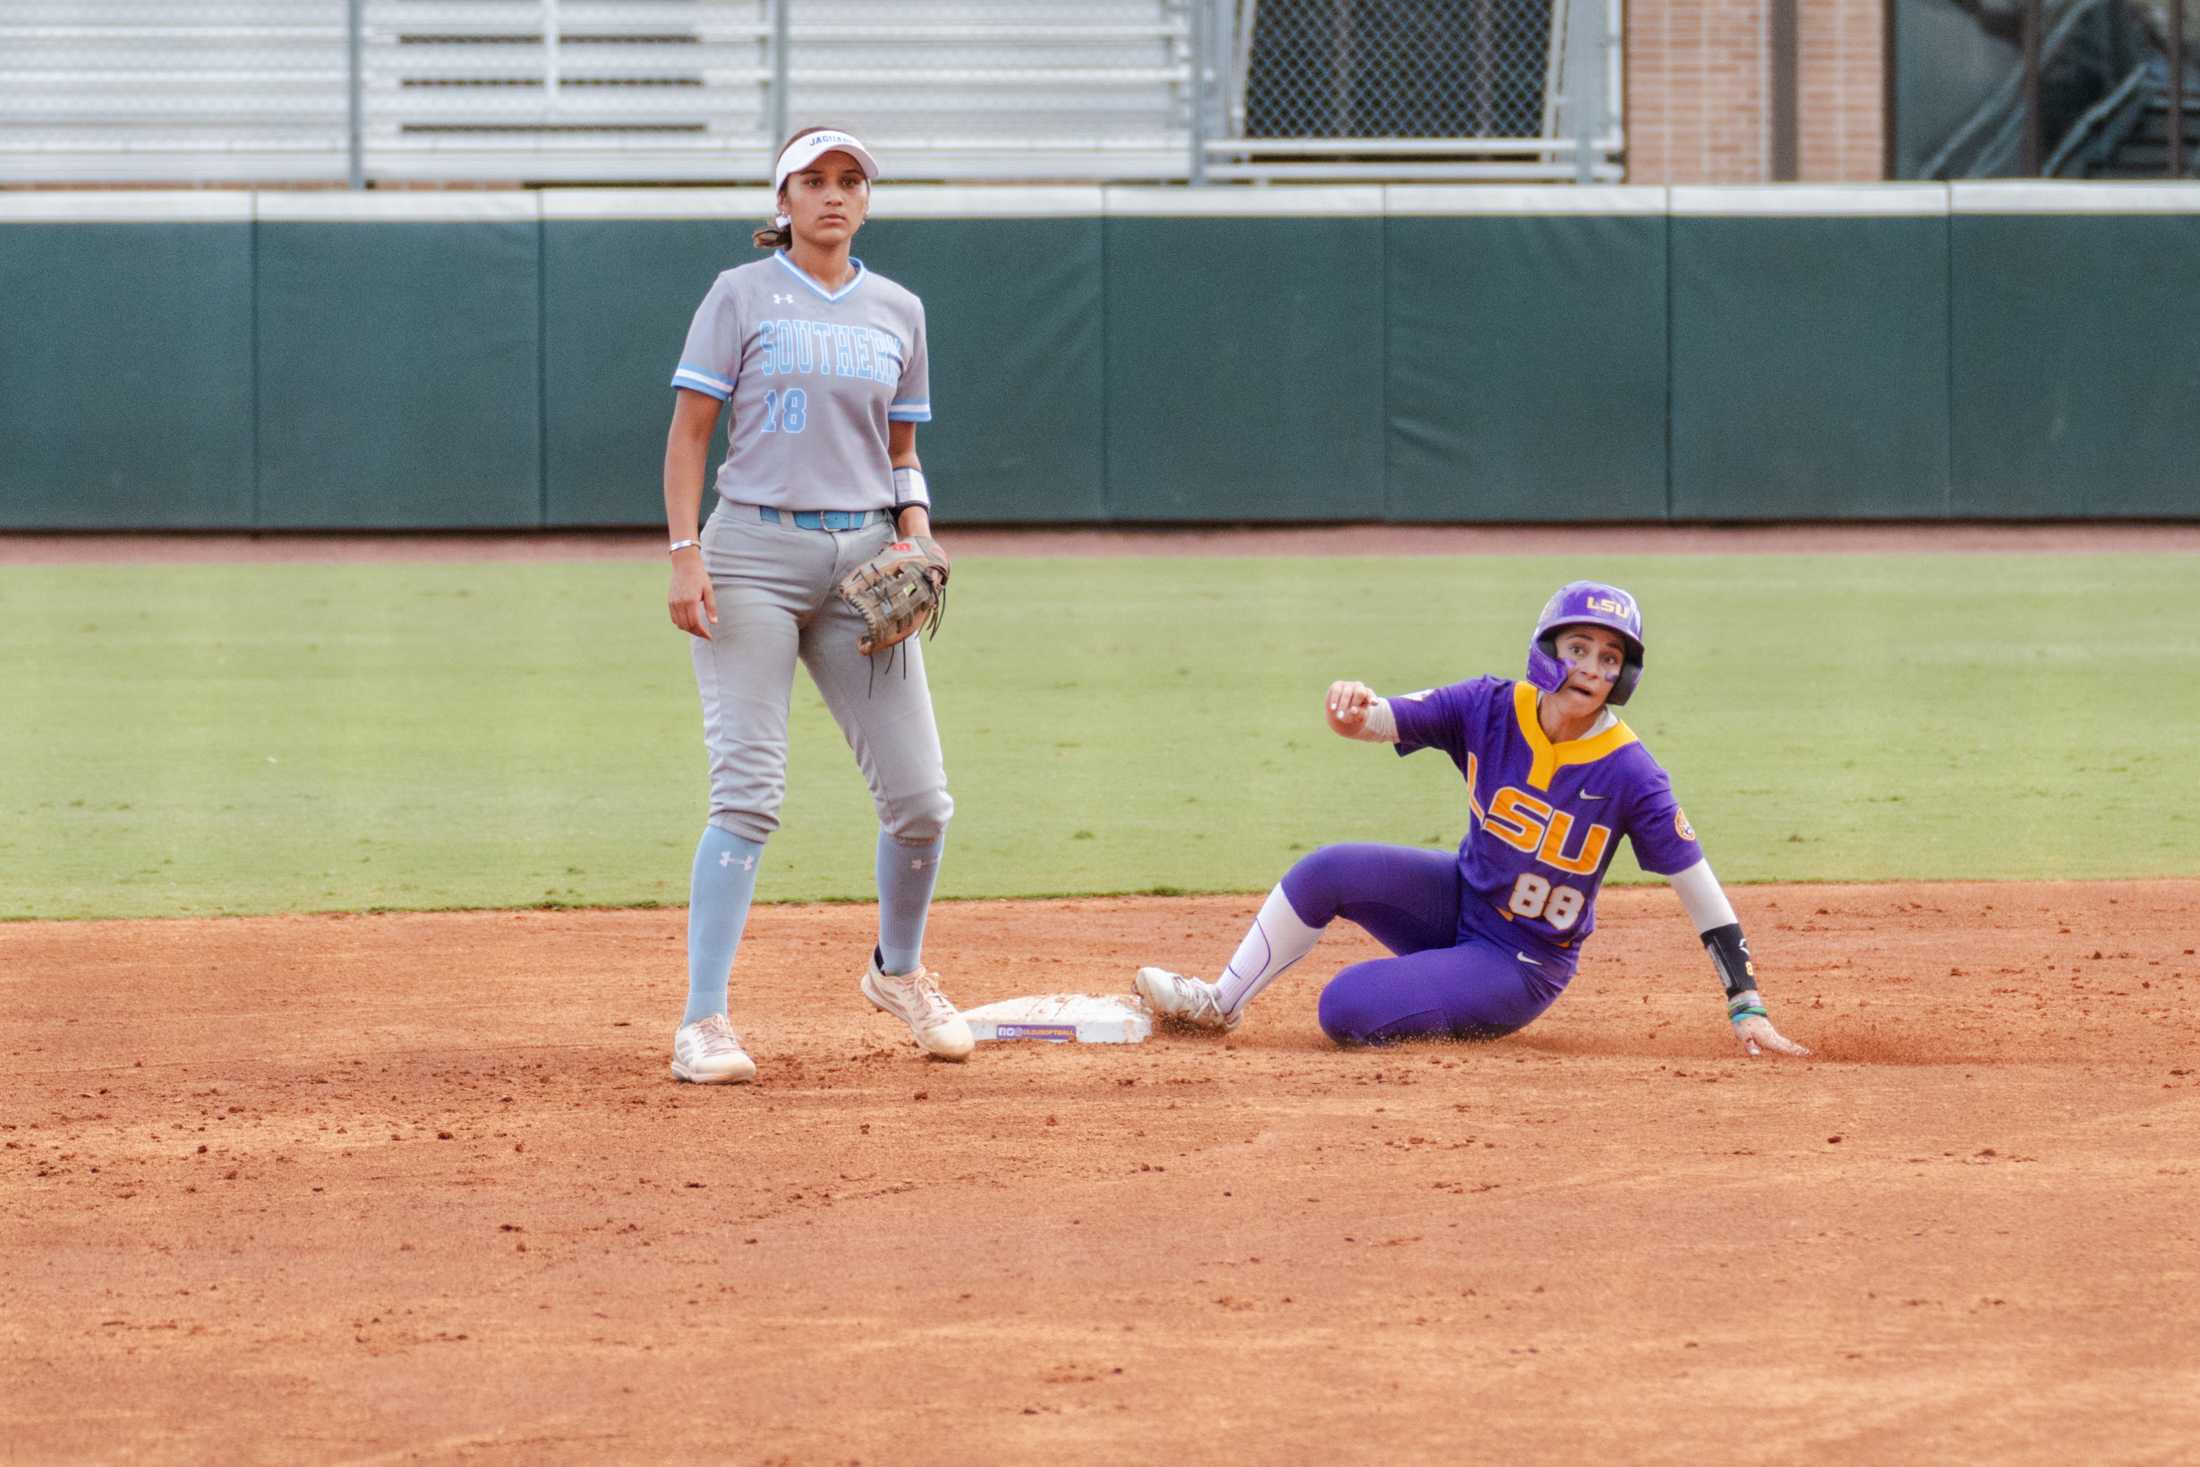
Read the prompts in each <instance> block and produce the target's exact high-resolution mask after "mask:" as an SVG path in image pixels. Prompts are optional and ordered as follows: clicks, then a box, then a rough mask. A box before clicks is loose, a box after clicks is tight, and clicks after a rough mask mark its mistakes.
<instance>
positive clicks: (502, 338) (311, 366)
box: [257, 220, 677, 529]
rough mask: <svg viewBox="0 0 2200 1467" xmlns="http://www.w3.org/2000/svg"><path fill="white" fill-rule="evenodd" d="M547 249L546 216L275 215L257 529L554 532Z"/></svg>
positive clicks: (266, 244) (262, 267)
mask: <svg viewBox="0 0 2200 1467" xmlns="http://www.w3.org/2000/svg"><path fill="white" fill-rule="evenodd" d="M539 246H540V226H539V225H538V224H537V223H536V222H535V221H533V220H522V221H490V222H466V223H436V224H421V223H403V224H393V223H348V222H347V223H337V224H323V223H310V224H305V223H297V224H294V223H269V222H263V223H261V224H260V225H259V226H258V252H259V273H258V312H257V314H258V330H257V337H258V343H259V441H260V450H259V453H260V456H259V465H260V474H259V486H260V488H259V512H258V517H257V522H258V523H259V524H260V525H262V526H264V527H269V528H284V529H321V528H350V527H367V528H385V527H386V528H399V527H408V528H427V529H442V528H462V527H469V526H497V527H504V528H526V527H533V526H537V525H540V524H541V523H542V485H543V477H542V434H541V424H542V397H541V381H542V364H541V360H540V357H541V352H540V341H539V335H540V334H539V332H538V329H537V323H538V322H539V320H540V317H541V308H542V302H541V299H540V292H541V279H540V274H539V271H540V259H539ZM675 350H677V344H675Z"/></svg>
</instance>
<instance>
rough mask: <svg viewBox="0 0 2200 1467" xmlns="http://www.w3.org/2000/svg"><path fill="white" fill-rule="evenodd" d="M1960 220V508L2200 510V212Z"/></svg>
mask: <svg viewBox="0 0 2200 1467" xmlns="http://www.w3.org/2000/svg"><path fill="white" fill-rule="evenodd" d="M1953 226H1954V241H1953V250H1954V264H1955V299H1954V312H1953V323H1954V352H1955V373H1954V382H1955V393H1954V401H1953V404H1952V405H1951V410H1950V418H1951V422H1952V428H1953V435H1954V495H1953V508H1954V512H1955V513H1956V514H1958V515H1966V516H1971V515H1993V516H2019V517H2026V518H2031V517H2044V518H2060V517H2064V516H2071V517H2085V518H2116V517H2147V516H2159V515H2166V516H2174V517H2179V518H2190V517H2192V516H2194V515H2200V216H2195V215H2190V214H2182V215H2176V214H2172V215H2124V216H2098V215H2095V216H2083V215H2081V216H2063V215H2031V216H2021V217H2020V216H2014V215H1959V216H1957V218H1956V219H1955V220H1954V221H1953Z"/></svg>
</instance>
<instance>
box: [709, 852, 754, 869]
mask: <svg viewBox="0 0 2200 1467" xmlns="http://www.w3.org/2000/svg"><path fill="white" fill-rule="evenodd" d="M718 864H719V865H720V866H721V867H725V866H731V865H732V864H733V852H731V851H721V852H719V853H718ZM741 869H742V870H743V871H754V870H755V869H756V857H754V856H743V857H742V858H741Z"/></svg>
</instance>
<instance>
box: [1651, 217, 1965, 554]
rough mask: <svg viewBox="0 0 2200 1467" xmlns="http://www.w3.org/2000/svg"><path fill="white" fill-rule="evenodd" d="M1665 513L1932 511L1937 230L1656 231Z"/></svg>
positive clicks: (1940, 253) (1941, 382) (1690, 227)
mask: <svg viewBox="0 0 2200 1467" xmlns="http://www.w3.org/2000/svg"><path fill="white" fill-rule="evenodd" d="M1669 248H1670V250H1671V272H1672V285H1671V298H1672V305H1671V309H1672V328H1671V329H1672V336H1673V367H1672V373H1673V387H1672V408H1671V412H1672V458H1671V467H1670V485H1671V489H1670V494H1671V498H1670V501H1669V512H1670V513H1671V515H1672V517H1673V518H1675V519H1680V520H1773V519H1839V518H1844V517H1846V518H1871V519H1906V518H1918V517H1937V516H1941V515H1944V514H1946V513H1947V509H1948V415H1947V414H1948V409H1947V402H1948V223H1947V220H1946V219H1945V218H1944V217H1939V216H1933V217H1899V216H1898V217H1892V218H1887V217H1880V218H1873V217H1861V218H1857V217H1851V218H1837V219H1836V218H1808V217H1802V218H1794V217H1789V218H1747V219H1740V218H1697V217H1682V216H1677V217H1674V218H1673V219H1672V220H1671V221H1670V246H1669Z"/></svg>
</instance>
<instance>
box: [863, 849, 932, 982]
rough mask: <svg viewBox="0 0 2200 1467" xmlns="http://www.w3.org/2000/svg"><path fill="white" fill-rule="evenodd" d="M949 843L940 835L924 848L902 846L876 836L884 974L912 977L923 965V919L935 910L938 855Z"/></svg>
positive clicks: (879, 924) (879, 936) (881, 961)
mask: <svg viewBox="0 0 2200 1467" xmlns="http://www.w3.org/2000/svg"><path fill="white" fill-rule="evenodd" d="M946 848H947V837H946V836H945V835H936V836H934V837H932V839H931V840H929V841H926V842H925V843H924V844H923V845H921V846H910V845H903V844H902V843H901V842H900V841H898V840H895V839H894V838H893V837H892V836H890V835H888V834H887V833H886V832H885V831H883V830H882V831H880V832H879V833H878V955H879V971H880V972H882V973H914V972H915V971H916V970H917V968H918V966H919V965H920V964H922V963H923V961H924V919H925V917H926V916H927V915H928V914H929V913H930V912H931V910H932V887H933V885H934V883H936V882H937V881H938V880H939V879H940V852H941V851H943V850H945V849H946Z"/></svg>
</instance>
